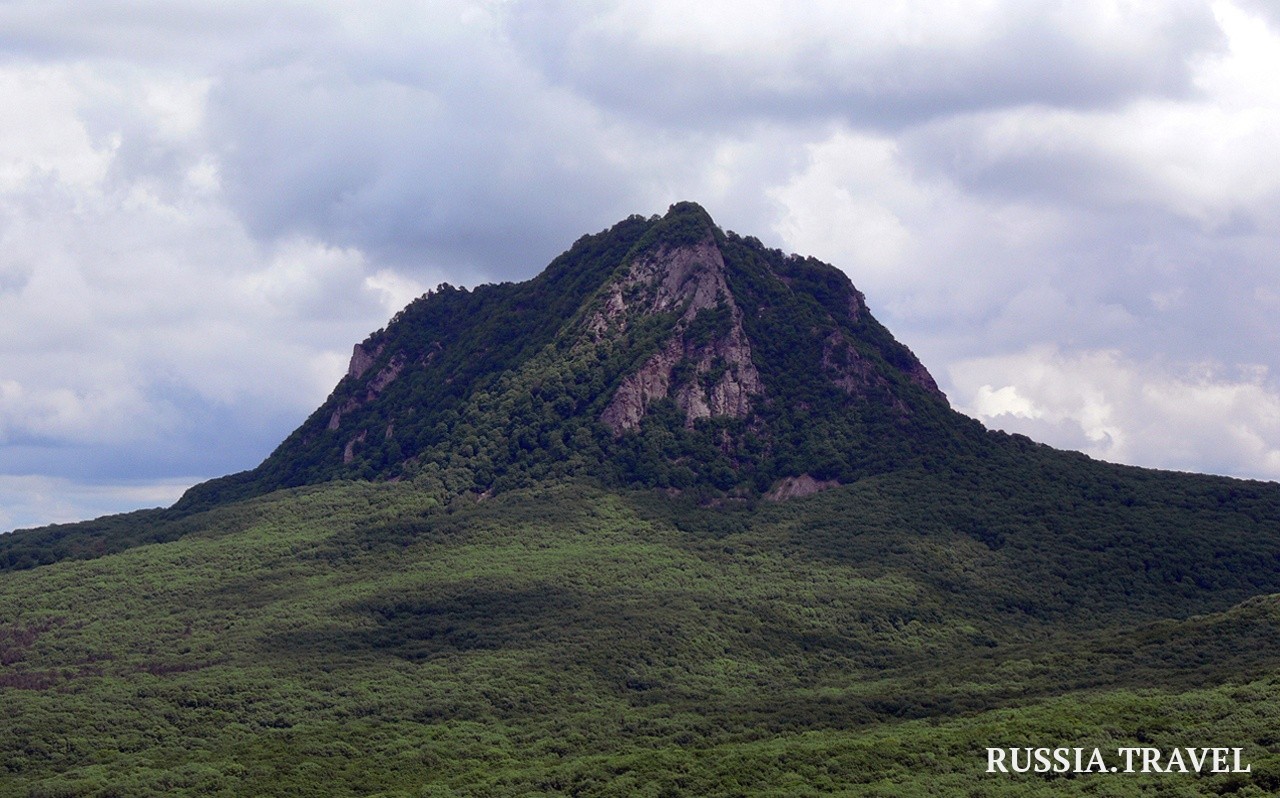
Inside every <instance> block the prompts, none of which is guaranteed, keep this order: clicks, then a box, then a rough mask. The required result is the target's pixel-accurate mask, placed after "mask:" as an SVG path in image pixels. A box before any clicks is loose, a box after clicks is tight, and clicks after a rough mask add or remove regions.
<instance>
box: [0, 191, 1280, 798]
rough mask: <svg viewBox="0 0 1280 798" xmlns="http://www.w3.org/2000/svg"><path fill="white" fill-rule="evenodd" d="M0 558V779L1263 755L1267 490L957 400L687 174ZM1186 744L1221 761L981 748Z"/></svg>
mask: <svg viewBox="0 0 1280 798" xmlns="http://www.w3.org/2000/svg"><path fill="white" fill-rule="evenodd" d="M0 570H3V571H4V573H3V574H2V575H0V702H2V705H3V706H4V708H5V723H4V724H0V798H4V797H7V796H26V797H27V798H30V796H54V795H57V796H153V795H176V796H195V795H225V796H238V795H264V796H311V795H316V796H319V795H324V796H372V795H379V796H434V795H442V796H443V795H463V796H528V795H579V796H632V795H639V796H680V795H700V796H702V795H706V796H744V795H749V796H754V795H773V796H781V795H880V796H890V795H892V796H925V795H932V796H936V795H977V794H983V795H993V796H1006V795H1007V796H1014V795H1017V796H1022V795H1080V796H1084V795H1097V794H1106V795H1116V796H1137V795H1189V796H1190V795H1195V796H1209V795H1224V794H1236V795H1241V796H1247V795H1270V794H1275V792H1276V790H1278V789H1280V745H1278V744H1277V739H1276V735H1275V720H1276V715H1275V707H1276V706H1280V670H1278V669H1280V653H1277V649H1276V647H1275V646H1274V644H1273V641H1274V640H1275V639H1276V635H1277V634H1280V485H1276V484H1274V483H1266V482H1254V481H1244V480H1236V479H1229V478H1225V477H1215V476H1208V475H1197V474H1181V473H1171V472H1162V471H1155V470H1150V469H1141V468H1133V467H1127V466H1118V465H1114V464H1110V463H1102V462H1097V461H1094V460H1091V459H1090V458H1088V457H1085V456H1084V455H1081V454H1077V453H1071V452H1061V451H1057V450H1054V449H1052V448H1049V447H1047V446H1043V445H1040V444H1037V443H1034V442H1032V441H1030V440H1029V439H1027V438H1024V437H1021V436H1010V435H1005V434H1003V433H999V432H992V431H988V430H985V429H984V428H983V427H982V426H981V425H980V424H978V423H977V422H975V421H973V420H972V419H969V418H967V417H965V416H963V415H961V414H959V413H956V412H955V411H953V410H952V409H951V408H950V407H949V406H948V404H947V401H946V398H945V397H944V396H943V395H942V394H941V393H940V392H939V391H938V389H937V386H936V384H935V383H934V381H933V380H932V378H931V377H930V376H929V374H928V372H927V370H926V369H925V368H924V366H923V365H922V364H920V362H919V361H918V360H917V359H916V358H915V357H914V355H912V354H911V352H910V351H909V350H908V349H907V348H906V347H904V346H903V345H902V344H900V343H899V342H897V341H896V340H894V338H893V337H892V336H891V335H890V333H889V332H888V331H887V330H885V329H884V327H883V326H881V325H880V324H879V323H878V322H876V321H875V319H874V318H873V317H872V315H871V313H870V312H869V310H868V308H867V306H866V303H865V301H864V300H863V297H862V295H861V294H860V293H859V292H858V291H857V290H856V289H855V288H854V287H853V286H852V285H851V284H850V282H849V280H848V279H847V278H845V277H844V275H843V274H841V273H840V272H839V271H838V270H836V269H834V268H833V267H831V266H828V265H825V264H822V263H819V262H817V261H814V260H812V259H809V258H803V257H799V256H787V255H783V254H782V253H780V252H777V251H776V250H770V249H768V248H766V247H764V246H762V245H761V244H760V243H759V242H758V241H756V240H755V239H752V238H748V237H741V236H738V235H735V234H733V233H725V232H722V231H721V230H719V229H718V228H717V227H716V226H715V225H714V223H713V222H712V221H711V220H710V218H709V217H708V216H707V214H706V212H705V211H704V210H702V209H701V208H699V207H698V206H696V205H693V204H690V203H681V204H678V205H675V206H673V207H672V208H671V210H670V211H669V212H668V213H667V214H666V215H665V216H663V217H653V218H643V217H632V218H630V219H627V220H624V221H623V222H621V223H619V224H618V225H615V226H614V227H612V228H610V229H609V230H606V231H604V232H602V233H599V234H597V235H593V236H585V237H583V238H582V239H579V241H578V242H577V243H576V244H574V246H573V247H572V248H571V249H570V250H569V251H568V252H566V253H565V254H564V255H562V256H561V257H560V258H557V259H556V260H555V261H554V262H553V263H552V264H551V265H550V266H549V267H548V268H547V269H546V271H544V272H543V273H542V274H540V275H539V276H538V277H536V278H534V279H532V280H530V281H528V282H525V283H520V284H503V285H496V286H481V287H478V288H476V289H474V290H471V291H467V290H462V289H456V288H452V287H449V286H441V287H440V288H439V289H437V290H436V291H434V292H432V293H430V294H429V295H427V296H425V297H423V298H421V299H419V300H416V301H415V302H414V303H412V304H411V305H409V306H408V307H407V308H405V309H404V310H403V311H402V312H401V313H400V314H397V316H396V318H395V319H393V320H392V321H391V323H390V324H388V325H387V327H386V328H385V329H383V330H379V331H378V332H376V333H374V334H373V335H371V336H369V337H368V338H367V339H366V340H365V341H363V342H361V343H360V344H358V345H357V346H356V347H355V349H354V351H353V355H352V359H351V365H350V367H349V370H348V373H347V375H346V376H345V377H343V378H342V380H341V381H340V382H339V383H338V385H337V386H336V388H335V389H334V391H333V393H332V395H330V397H329V398H328V399H327V400H326V401H325V403H324V404H323V405H322V406H321V407H320V408H319V409H318V410H317V411H316V412H315V413H314V414H312V415H311V416H310V417H309V418H308V419H307V420H306V421H305V422H304V423H303V424H302V425H301V426H300V427H299V428H298V429H297V430H296V431H295V432H294V433H293V434H291V435H290V436H289V437H288V438H287V439H286V440H285V441H284V442H283V443H282V444H281V445H280V447H279V448H278V449H277V450H276V451H275V452H273V453H272V454H271V456H270V457H268V458H267V459H266V461H264V462H263V463H262V464H261V465H260V466H258V467H257V468H255V469H253V470H251V471H247V472H244V473H241V474H236V475H232V476H230V477H226V478H223V479H220V480H214V481H212V482H209V483H205V484H203V485H199V486H196V487H194V488H192V489H191V491H189V492H188V494H187V495H186V496H184V497H183V499H182V500H181V501H180V502H179V503H178V504H177V505H175V506H174V507H172V508H167V509H161V510H148V511H140V512H138V513H132V514H127V515H121V516H112V517H108V518H103V519H97V520H95V521H86V522H83V523H80V524H69V525H58V526H52V527H45V528H41V529H36V530H23V531H19V532H16V533H13V534H11V535H6V536H2V537H0ZM1206 745H1213V746H1227V747H1239V748H1241V751H1242V755H1243V757H1244V761H1245V762H1247V763H1248V764H1249V765H1250V766H1251V769H1250V771H1249V772H1247V773H1208V772H1205V773H1199V774H1194V773H1193V774H1184V773H1169V774H1160V773H1146V774H1144V773H1133V774H1120V775H1116V776H1112V775H1111V774H1100V773H1094V774H1071V773H1054V772H1048V773H1029V774H996V775H992V774H987V773H986V766H987V756H986V749H987V748H988V747H997V746H1003V747H1010V746H1018V747H1027V746H1031V747H1038V746H1048V747H1058V746H1066V747H1082V748H1086V749H1092V748H1093V747H1098V748H1100V749H1102V750H1103V751H1104V752H1106V753H1107V755H1108V756H1109V757H1113V758H1114V756H1116V754H1115V752H1116V749H1117V748H1119V747H1122V746H1154V747H1157V748H1159V749H1160V750H1161V751H1163V752H1166V753H1167V752H1168V751H1170V750H1173V749H1174V748H1177V747H1181V746H1206Z"/></svg>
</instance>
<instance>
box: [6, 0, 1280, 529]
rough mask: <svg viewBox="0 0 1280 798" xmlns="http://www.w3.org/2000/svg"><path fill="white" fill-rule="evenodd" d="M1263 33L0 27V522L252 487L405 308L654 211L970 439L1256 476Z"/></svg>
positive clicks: (1062, 16)
mask: <svg viewBox="0 0 1280 798" xmlns="http://www.w3.org/2000/svg"><path fill="white" fill-rule="evenodd" d="M1268 9H1269V7H1264V6H1259V5H1258V4H1256V3H1254V2H1252V0H1241V2H1239V3H1237V4H1235V5H1232V4H1230V3H1227V4H1218V5H1215V6H1212V7H1211V6H1210V4H1208V3H1204V2H1192V1H1191V0H1169V2H1160V3H1143V4H1123V3H1110V2H1104V0H1097V2H1085V3H1077V4H1071V5H1070V6H1064V5H1063V4H1061V3H1053V2H1034V3H1021V2H1020V3H1013V2H1005V3H994V4H987V5H985V6H984V7H983V8H982V9H979V10H974V7H973V5H972V4H969V3H936V4H929V7H928V13H927V14H925V13H923V12H922V11H921V10H920V7H919V6H916V7H915V8H909V7H907V6H906V5H902V6H899V5H895V4H813V5H810V6H807V7H806V8H805V12H804V13H800V12H799V11H798V10H797V8H796V6H795V5H794V4H783V3H767V2H766V3H758V4H754V5H752V6H751V8H750V9H745V8H744V7H743V6H742V5H741V4H736V3H735V4H728V3H724V4H717V3H700V4H696V5H693V6H690V5H689V4H687V3H676V2H666V0H651V1H650V2H645V3H638V2H637V3H627V2H616V3H610V4H607V5H601V4H576V3H568V2H560V3H523V2H515V3H501V2H492V3H490V2H433V3H428V4H422V3H409V2H387V3H379V4H362V5H359V6H352V5H350V4H345V3H337V2H334V3H310V2H307V3H303V2H297V3H272V4H267V5H264V4H260V3H249V2H233V3H227V2H218V3H213V2H170V3H149V2H134V3H125V4H119V3H93V2H90V3H83V2H74V3H73V2H42V3H28V2H14V3H6V4H3V6H0V31H3V33H0V483H2V484H0V492H4V491H8V492H9V493H8V494H6V495H7V496H11V495H15V492H21V491H22V490H23V489H24V487H23V486H27V487H28V488H30V490H31V492H32V497H31V500H30V501H20V500H15V502H16V503H17V504H21V505H22V506H24V507H27V508H29V509H28V510H24V511H23V512H24V513H27V514H28V515H24V516H23V518H24V519H27V518H28V516H29V515H31V514H38V513H40V512H49V513H54V512H55V510H56V513H57V514H58V517H64V516H65V514H66V513H68V512H73V511H74V507H76V506H81V507H83V508H85V510H84V511H85V512H86V513H87V512H92V511H96V509H95V508H100V507H105V506H107V499H106V498H104V497H108V496H110V495H115V496H118V497H122V498H121V499H120V500H121V501H126V500H127V499H126V498H124V497H130V496H132V497H135V498H136V497H137V496H138V495H140V494H139V491H144V490H148V488H147V485H149V484H150V485H154V486H155V488H154V489H155V491H158V492H159V493H163V492H164V491H170V492H172V491H173V490H174V484H175V483H174V481H173V479H172V478H171V477H172V475H191V476H190V478H191V479H194V478H196V477H201V476H215V475H217V474H220V473H225V472H228V471H233V470H238V469H241V468H247V467H251V466H252V465H254V464H255V463H256V462H257V461H258V460H259V459H260V458H261V457H262V456H264V455H265V454H266V453H267V452H268V451H269V450H270V448H271V447H272V446H274V444H275V443H276V442H278V441H279V440H280V439H281V438H282V437H283V436H284V435H285V434H287V432H288V431H289V430H290V429H291V428H293V427H294V426H296V424H297V423H298V422H299V421H300V420H301V419H302V418H303V417H305V415H306V414H307V413H308V412H309V411H310V410H311V409H312V408H314V407H315V406H316V404H318V403H319V401H320V400H321V399H322V398H323V396H324V395H325V393H326V392H327V391H328V390H329V389H330V388H331V387H332V384H333V383H334V382H335V381H336V379H337V377H338V376H339V375H340V374H341V373H342V370H343V365H344V363H345V359H346V357H347V356H348V355H349V353H350V347H351V344H352V343H353V342H354V341H356V340H359V339H361V338H362V337H363V336H364V335H365V334H366V333H367V332H369V331H370V330H372V329H375V328H377V327H379V326H382V324H384V323H385V321H386V319H387V318H388V317H390V316H391V315H392V313H394V311H395V310H396V309H398V308H399V307H401V306H402V305H403V304H404V303H405V302H406V301H407V300H408V299H409V298H411V297H412V296H414V295H415V294H417V293H419V292H420V291H421V290H422V289H424V288H425V287H427V286H431V285H434V284H435V283H436V282H438V281H440V280H449V281H450V282H455V283H463V284H474V283H475V282H477V281H479V280H486V279H523V278H527V277H530V276H532V275H533V274H534V273H536V272H537V271H538V270H539V269H540V268H541V267H542V266H544V265H545V264H546V263H547V262H548V261H549V260H550V259H551V258H552V257H553V256H554V255H555V254H557V253H558V252H559V251H561V250H563V249H564V248H565V247H567V246H568V245H569V244H570V243H571V242H572V241H573V240H574V239H576V238H577V237H578V236H579V235H581V234H582V233H584V232H593V231H596V230H599V229H601V228H603V227H606V226H607V225H609V224H611V223H613V222H614V221H616V220H618V219H620V218H622V217H624V216H626V215H628V214H630V213H636V212H639V213H653V212H660V211H662V210H663V209H665V207H666V206H667V204H669V203H670V202H673V201H675V200H678V199H686V198H687V199H695V200H698V201H700V202H702V203H703V204H704V205H706V206H707V207H708V209H709V210H710V211H711V212H712V214H713V215H714V216H715V217H716V219H717V221H719V222H720V224H721V225H722V226H724V227H727V228H731V229H736V230H738V231H739V232H742V233H747V234H753V235H756V236H758V237H760V238H762V239H763V240H765V241H766V243H769V244H770V245H774V246H780V247H782V248H784V249H788V250H795V251H800V252H804V253H806V254H813V255H816V256H818V257H821V258H823V259H825V260H828V261H831V262H833V263H835V264H837V265H838V266H841V267H842V268H844V269H846V270H847V271H848V272H849V274H850V276H851V277H852V278H853V280H854V282H855V283H857V284H858V285H859V286H860V287H861V288H863V289H864V290H865V291H866V292H867V294H868V297H869V300H870V302H871V303H872V307H873V310H874V311H875V312H876V314H877V316H879V317H880V318H881V319H882V320H883V321H885V322H886V323H887V324H888V325H889V326H890V327H891V329H893V330H894V332H895V334H897V335H899V336H900V337H901V338H903V339H904V340H905V341H906V342H907V343H908V344H910V345H911V346H913V347H914V348H916V349H917V351H918V352H919V353H920V354H921V355H922V357H923V358H924V359H925V362H926V363H927V364H928V365H929V367H930V368H931V369H932V370H933V371H934V373H935V374H936V375H938V376H939V378H940V379H941V380H942V381H943V382H944V384H945V387H946V388H947V390H948V391H949V393H950V394H951V396H952V398H953V400H954V401H955V402H956V403H957V404H958V405H960V406H961V407H964V408H966V409H968V410H970V411H971V412H974V413H977V414H978V415H980V416H982V417H983V418H984V419H986V420H987V421H988V422H990V423H999V424H1010V425H1018V424H1021V425H1023V426H1024V427H1025V428H1026V429H1028V430H1033V431H1035V433H1036V434H1037V435H1042V436H1043V437H1044V438H1045V439H1046V440H1047V441H1049V442H1050V443H1055V444H1058V445H1064V446H1075V447H1082V448H1086V449H1088V450H1090V451H1092V452H1094V453H1096V454H1099V455H1101V456H1108V457H1112V458H1117V459H1126V460H1128V461H1131V462H1140V463H1144V464H1149V465H1172V466H1176V467H1185V468H1204V469H1212V470H1222V471H1229V472H1231V473H1242V474H1251V475H1257V474H1271V473H1280V472H1274V471H1269V470H1268V469H1270V468H1272V460H1273V459H1275V455H1274V452H1275V450H1277V449H1280V437H1277V436H1280V431H1277V430H1276V429H1275V427H1274V425H1271V424H1270V422H1269V421H1268V420H1267V415H1266V413H1267V412H1269V411H1268V408H1272V407H1274V406H1280V402H1277V401H1276V397H1277V396H1280V388H1278V387H1277V385H1276V384H1275V379H1276V378H1275V376H1274V375H1276V374H1280V360H1278V359H1277V356H1276V355H1275V354H1274V353H1275V352H1277V351H1280V340H1278V336H1280V331H1278V330H1277V328H1276V326H1275V324H1274V322H1273V319H1274V318H1275V317H1276V314H1277V313H1280V277H1277V276H1276V275H1275V274H1274V271H1275V270H1274V264H1273V261H1274V252H1275V251H1276V246H1277V244H1278V243H1280V178H1278V177H1276V176H1277V175H1280V152H1278V151H1277V150H1276V148H1275V147H1274V144H1273V143H1272V142H1273V139H1274V130H1275V129H1276V126H1277V125H1278V124H1280V92H1277V90H1275V89H1274V88H1272V84H1273V83H1274V80H1273V78H1272V75H1274V74H1275V72H1276V70H1277V69H1280V62H1277V56H1276V55H1274V54H1275V53H1276V52H1277V50H1278V49H1280V48H1278V47H1277V46H1276V37H1277V35H1278V34H1277V29H1274V28H1268V27H1267V24H1268V23H1267V22H1265V21H1264V20H1263V17H1262V16H1261V15H1263V14H1267V13H1268ZM1270 22H1271V23H1273V24H1274V22H1275V20H1274V19H1271V20H1270ZM1075 386H1088V387H1090V390H1092V391H1094V393H1093V394H1089V395H1088V396H1085V395H1084V394H1082V393H1080V392H1079V391H1076V390H1075ZM1006 389H1007V390H1006ZM1002 402H1003V404H1002ZM1100 408H1102V409H1105V410H1106V412H1105V413H1103V412H1102V410H1100ZM1180 408H1181V409H1180ZM1019 412H1021V413H1022V415H1019V414H1018V413H1019ZM1100 414H1101V415H1100ZM1167 430H1181V432H1180V434H1181V435H1182V436H1183V438H1185V439H1186V440H1187V441H1190V442H1191V443H1190V444H1188V445H1187V446H1184V447H1181V448H1178V449H1177V450H1176V451H1174V450H1173V449H1172V448H1170V447H1167V446H1163V445H1162V444H1161V442H1160V437H1161V436H1162V435H1165V434H1167ZM1241 431H1243V432H1241ZM1099 434H1101V435H1102V437H1097V436H1098V435H1099ZM1091 436H1092V437H1091ZM1108 436H1110V437H1108ZM138 480H141V482H139V481H138ZM50 491H53V492H55V493H56V492H61V493H62V494H63V495H65V496H66V497H67V499H66V502H63V503H59V502H58V501H57V500H56V497H55V498H52V499H51V498H48V497H49V496H51V495H53V494H51V493H49V492H50ZM113 492H114V493H113ZM159 493H157V494H155V495H159ZM148 495H150V494H148ZM41 496H43V497H45V498H40V497H41ZM15 506H16V504H15ZM41 508H44V509H41ZM111 508H112V509H124V506H122V505H111ZM13 517H15V516H13V514H12V513H11V514H10V518H13ZM32 517H34V516H32ZM48 517H53V515H49V516H48ZM5 523H9V522H8V521H5V520H4V518H3V517H0V528H3V526H4V524H5ZM13 523H17V522H16V521H15V522H13ZM22 523H27V520H23V521H22Z"/></svg>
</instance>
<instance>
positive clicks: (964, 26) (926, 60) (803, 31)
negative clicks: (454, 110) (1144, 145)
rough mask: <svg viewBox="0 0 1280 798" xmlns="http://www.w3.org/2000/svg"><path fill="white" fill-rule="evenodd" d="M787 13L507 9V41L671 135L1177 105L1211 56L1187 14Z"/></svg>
mask: <svg viewBox="0 0 1280 798" xmlns="http://www.w3.org/2000/svg"><path fill="white" fill-rule="evenodd" d="M793 11H794V9H793V7H792V6H789V5H787V4H777V3H763V4H756V5H754V6H752V7H749V8H744V7H741V6H737V5H729V4H725V5H710V6H706V7H702V8H699V9H696V10H695V9H690V8H689V7H688V6H687V5H686V4H678V3H663V2H646V3H628V2H613V3H609V4H604V5H602V4H599V3H591V4H583V3H577V2H571V1H566V2H556V3H543V2H537V3H521V4H518V6H517V10H516V13H515V14H514V15H513V16H512V18H511V21H510V24H509V30H510V34H511V36H512V38H513V40H514V41H516V42H517V43H518V44H519V45H520V46H521V48H522V49H523V51H524V52H526V53H528V54H529V57H530V58H532V59H534V60H535V61H536V62H537V63H538V64H540V65H541V66H542V68H543V69H544V70H545V71H546V72H547V74H548V75H550V76H551V77H552V78H553V79H554V80H556V81H557V82H559V83H560V84H562V85H565V86H567V87H569V88H571V89H572V90H574V91H575V92H580V93H582V94H583V95H584V96H587V97H589V98H591V99H592V100H593V101H594V102H596V103H598V104H600V105H603V106H605V107H608V108H610V109H612V110H615V111H617V112H619V113H623V114H626V115H629V116H632V117H635V118H638V119H642V120H647V121H650V122H653V123H655V124H659V125H662V126H664V127H675V128H681V129H684V128H688V127H690V126H694V127H710V128H724V127H725V126H734V125H738V124H741V123H742V120H752V119H759V118H762V117H763V118H773V119H778V118H785V119H791V120H801V119H814V118H822V119H842V120H845V121H846V122H848V123H849V124H852V125H856V126H866V127H873V128H888V129H893V128H898V127H901V126H904V125H909V124H914V123H919V122H921V121H924V120H928V119H933V118H937V117H939V116H946V115H950V114H955V113H961V112H967V111H974V110H981V109H987V108H998V107H1006V106H1016V105H1027V104H1038V105H1048V106H1057V107H1071V108H1097V107H1113V106H1115V105H1117V104H1118V103H1122V102H1125V101H1127V100H1129V99H1132V98H1135V97H1142V96H1185V95H1187V94H1189V93H1191V92H1192V91H1193V87H1192V82H1191V64H1192V62H1193V60H1194V59H1195V58H1196V57H1198V56H1200V55H1203V54H1205V53H1208V52H1213V51H1215V50H1217V49H1219V48H1220V47H1221V45H1222V37H1221V33H1220V31H1219V29H1218V26H1217V24H1216V22H1215V20H1214V17H1213V15H1212V13H1210V10H1209V8H1208V7H1207V5H1205V4H1203V3H1199V2H1170V3H1161V4H1145V5H1143V6H1126V7H1122V8H1117V7H1116V6H1115V5H1114V4H1111V3H1102V2H1098V3H1078V4H1073V5H1071V6H1070V7H1069V8H1068V7H1064V6H1063V5H1062V4H1060V3H1056V2H1016V3H1014V2H1009V3H996V4H991V5H988V6H985V7H983V8H975V7H974V6H973V5H972V4H963V3H961V4H948V3H939V4H932V5H929V6H908V7H887V6H886V7H878V6H870V5H864V6H859V5H856V4H837V5H823V6H817V7H810V8H809V9H808V12H809V13H807V14H797V13H793Z"/></svg>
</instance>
